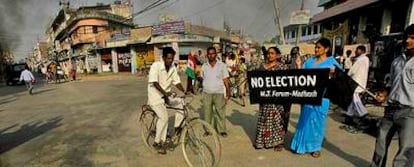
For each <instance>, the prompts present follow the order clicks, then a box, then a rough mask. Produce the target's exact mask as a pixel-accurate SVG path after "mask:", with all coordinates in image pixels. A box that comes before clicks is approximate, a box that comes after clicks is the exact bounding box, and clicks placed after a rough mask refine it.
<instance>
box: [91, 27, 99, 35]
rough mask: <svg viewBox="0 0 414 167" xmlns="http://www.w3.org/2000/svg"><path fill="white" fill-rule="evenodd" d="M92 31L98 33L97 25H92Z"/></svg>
mask: <svg viewBox="0 0 414 167" xmlns="http://www.w3.org/2000/svg"><path fill="white" fill-rule="evenodd" d="M92 32H93V33H94V34H97V33H98V26H93V27H92Z"/></svg>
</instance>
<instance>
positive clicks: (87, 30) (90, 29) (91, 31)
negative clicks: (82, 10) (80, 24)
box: [85, 26, 93, 34]
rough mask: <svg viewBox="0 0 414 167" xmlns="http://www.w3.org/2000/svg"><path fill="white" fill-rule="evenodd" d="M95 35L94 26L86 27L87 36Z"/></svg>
mask: <svg viewBox="0 0 414 167" xmlns="http://www.w3.org/2000/svg"><path fill="white" fill-rule="evenodd" d="M91 33H93V30H92V26H85V34H91Z"/></svg>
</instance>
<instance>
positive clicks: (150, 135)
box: [139, 105, 158, 152]
mask: <svg viewBox="0 0 414 167" xmlns="http://www.w3.org/2000/svg"><path fill="white" fill-rule="evenodd" d="M157 119H158V118H157V115H156V114H155V112H154V111H152V110H150V109H149V108H148V106H145V105H144V106H143V107H142V113H141V116H140V117H139V124H140V127H141V138H142V141H143V142H144V144H145V146H147V147H148V148H149V149H150V150H151V151H153V152H155V149H154V147H153V146H152V145H153V144H154V139H155V125H156V123H157Z"/></svg>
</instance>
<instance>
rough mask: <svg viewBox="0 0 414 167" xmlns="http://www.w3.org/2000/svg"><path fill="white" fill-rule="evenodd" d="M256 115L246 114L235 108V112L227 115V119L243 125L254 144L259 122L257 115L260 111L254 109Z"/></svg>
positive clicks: (234, 123)
mask: <svg viewBox="0 0 414 167" xmlns="http://www.w3.org/2000/svg"><path fill="white" fill-rule="evenodd" d="M254 113H255V114H254V115H251V114H245V113H242V112H240V111H239V110H235V109H233V112H232V114H231V115H230V116H227V120H229V121H230V122H231V123H232V124H233V125H235V126H237V125H239V126H241V127H242V128H243V130H244V132H245V133H246V135H247V136H248V137H249V139H250V142H251V143H252V145H253V144H254V141H255V139H256V124H257V116H258V111H254Z"/></svg>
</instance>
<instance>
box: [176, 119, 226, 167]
mask: <svg viewBox="0 0 414 167" xmlns="http://www.w3.org/2000/svg"><path fill="white" fill-rule="evenodd" d="M207 133H209V134H207ZM181 147H182V150H183V155H184V159H185V161H186V163H187V164H188V166H190V167H195V166H203V167H211V166H218V164H219V162H220V157H221V144H220V140H219V137H218V135H217V133H216V131H215V130H214V128H213V127H211V125H210V124H208V123H207V122H205V121H203V120H201V119H199V118H195V119H193V120H191V121H189V123H188V124H187V125H186V127H185V128H184V129H183V133H182V134H181Z"/></svg>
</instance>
